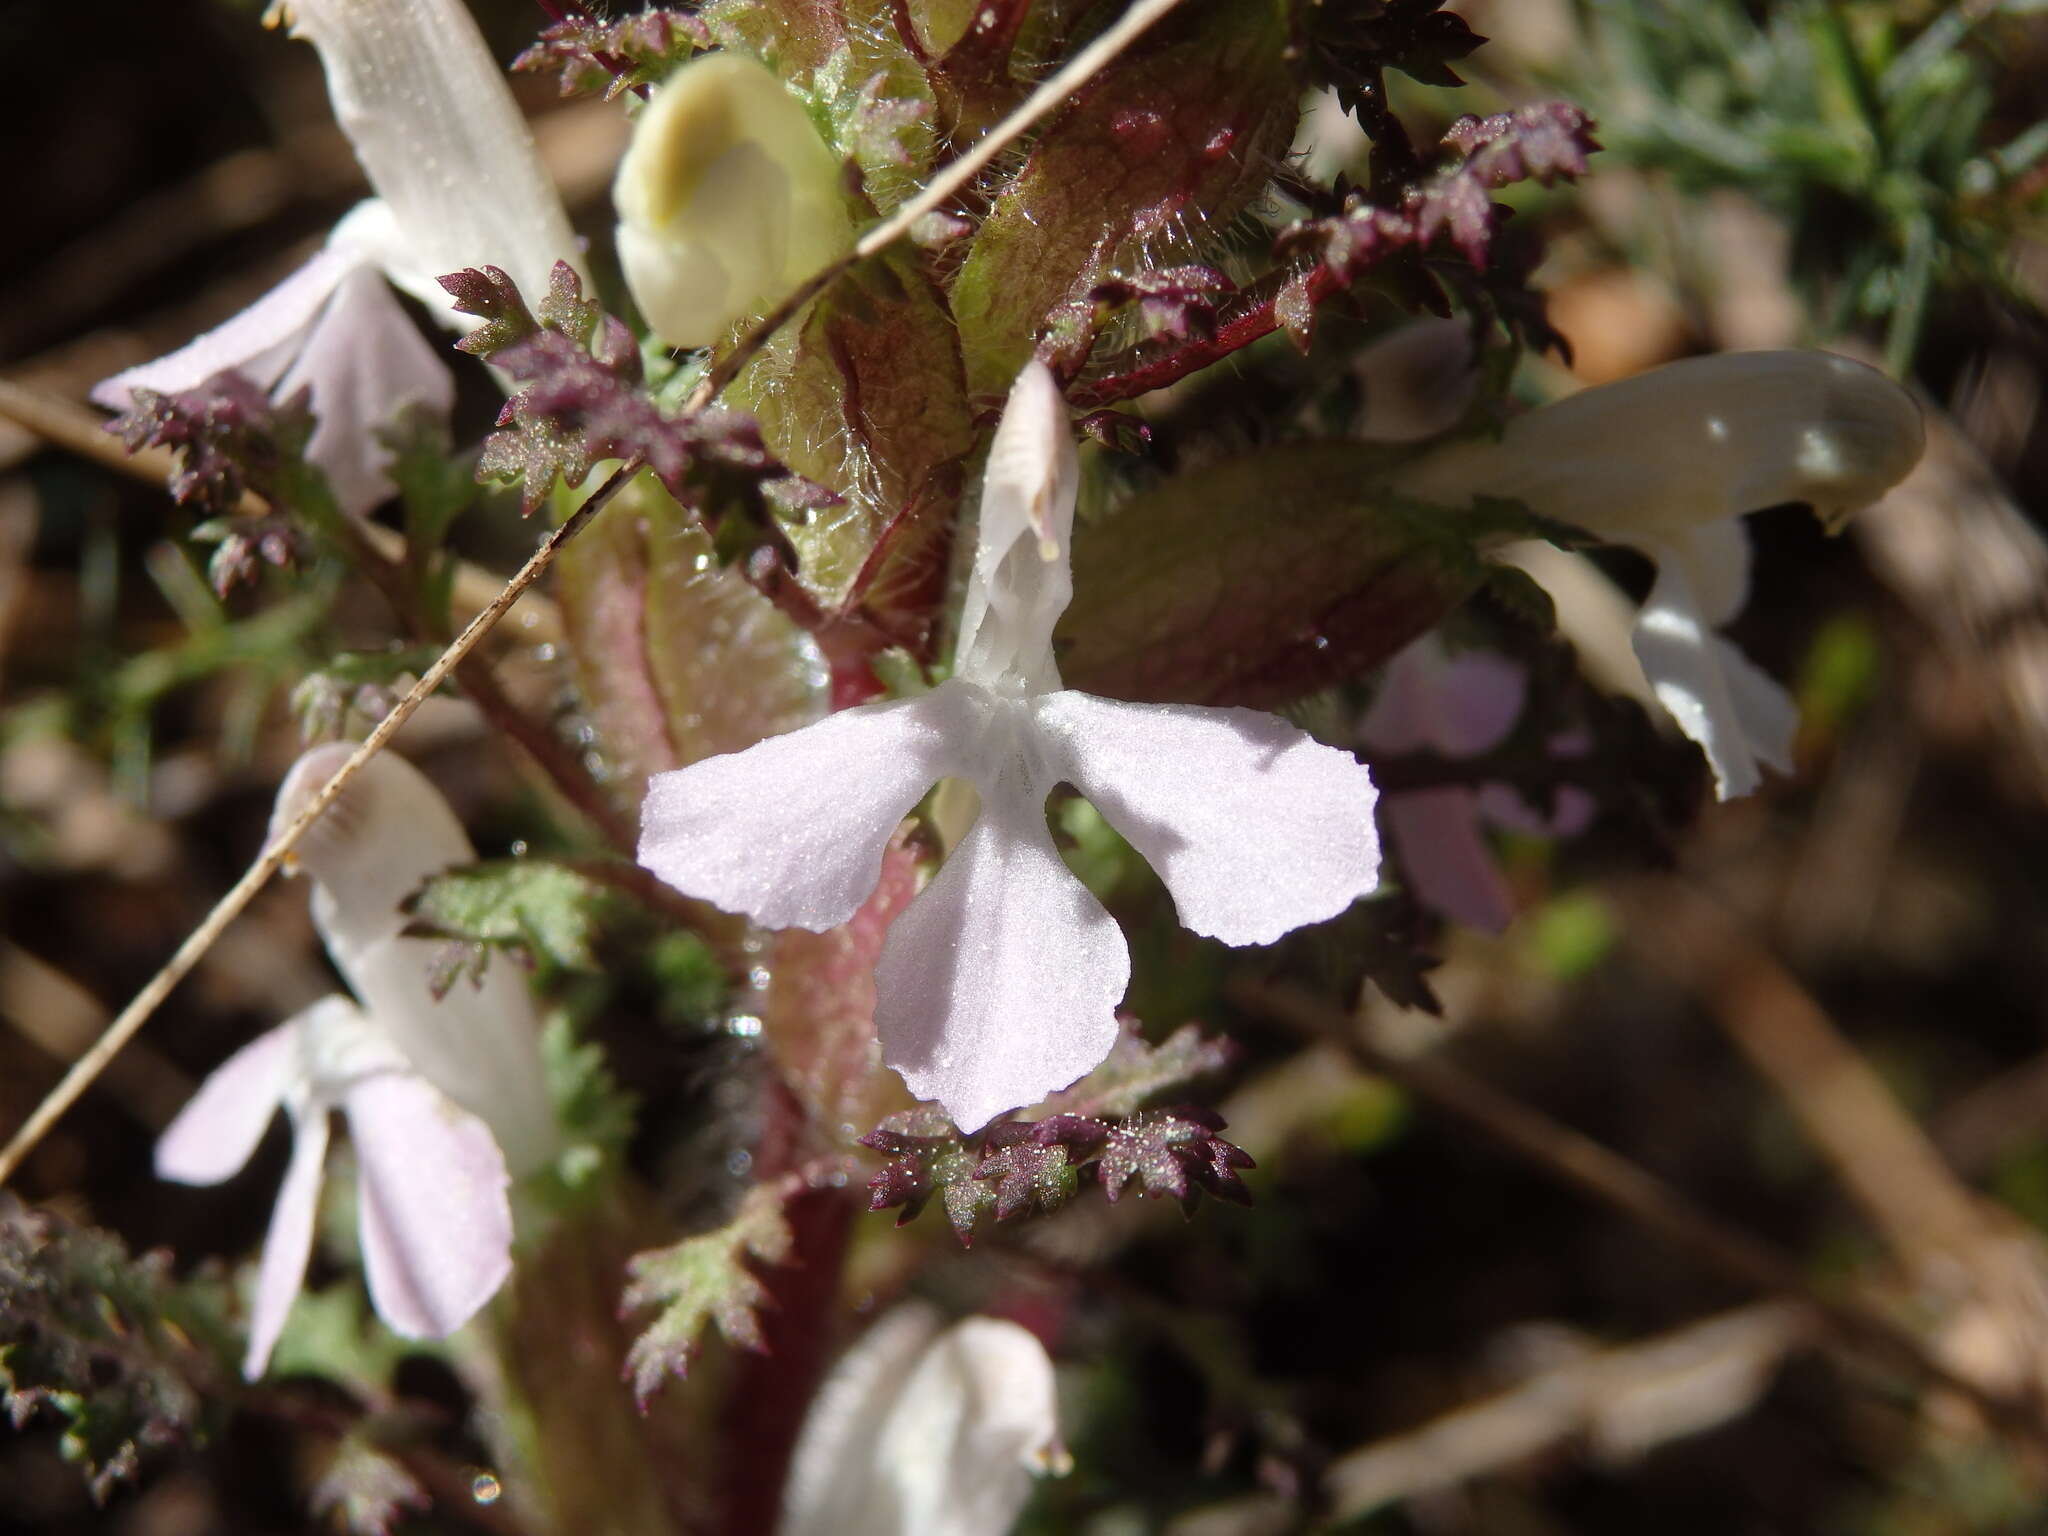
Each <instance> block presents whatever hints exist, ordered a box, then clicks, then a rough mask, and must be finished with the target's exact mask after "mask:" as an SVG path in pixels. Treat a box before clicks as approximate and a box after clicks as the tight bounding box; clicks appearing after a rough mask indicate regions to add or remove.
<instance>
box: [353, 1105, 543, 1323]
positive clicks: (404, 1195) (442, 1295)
mask: <svg viewBox="0 0 2048 1536" xmlns="http://www.w3.org/2000/svg"><path fill="white" fill-rule="evenodd" d="M342 1102H343V1107H344V1108H345V1109H346V1110H347V1112H348V1123H349V1132H350V1135H351V1136H352V1138H353V1139H354V1141H355V1148H356V1164H357V1167H358V1168H359V1169H360V1181H359V1184H358V1187H357V1201H358V1204H359V1207H360V1211H361V1219H362V1238H363V1265H364V1269H365V1271H366V1273H367V1277H368V1280H369V1284H370V1300H371V1301H372V1302H373V1303H375V1305H376V1308H377V1315H378V1316H379V1317H381V1318H383V1319H384V1321H385V1322H386V1323H388V1324H389V1325H390V1326H391V1330H392V1332H394V1333H398V1334H401V1335H403V1336H404V1337H406V1338H409V1339H416V1338H445V1337H446V1336H447V1335H448V1334H451V1333H453V1332H454V1331H455V1330H456V1329H457V1328H460V1327H461V1326H462V1325H463V1324H464V1323H466V1322H468V1321H469V1319H470V1318H471V1317H473V1316H474V1315H475V1314H476V1311H477V1309H478V1308H479V1307H481V1306H482V1305H483V1304H484V1303H485V1302H487V1301H489V1300H490V1299H491V1297H492V1296H493V1295H494V1294H496V1292H497V1289H498V1287H499V1286H501V1285H503V1284H504V1283H505V1277H506V1276H507V1275H509V1274H510V1273H511V1272H512V1207H511V1204H510V1202H509V1201H508V1200H507V1198H506V1189H507V1188H508V1186H509V1185H510V1183H511V1179H510V1176H509V1175H508V1174H507V1173H506V1172H505V1159H504V1158H503V1157H502V1156H501V1155H500V1154H499V1152H498V1144H497V1143H496V1142H495V1141H493V1140H492V1139H491V1133H490V1130H489V1129H488V1128H487V1127H486V1126H485V1125H484V1123H483V1121H481V1120H479V1119H477V1117H476V1116H474V1115H472V1114H470V1113H469V1112H468V1111H467V1110H463V1109H458V1108H457V1107H456V1106H455V1105H454V1104H453V1103H452V1102H450V1101H449V1100H448V1099H447V1098H446V1097H444V1096H443V1095H442V1094H441V1093H440V1092H439V1091H438V1090H436V1089H435V1088H433V1087H432V1086H431V1085H430V1084H428V1083H427V1082H426V1081H425V1080H424V1079H422V1078H418V1077H414V1076H412V1075H411V1074H410V1073H399V1072H390V1073H380V1074H378V1075H376V1076H372V1077H368V1078H365V1079H363V1080H362V1081H361V1082H359V1083H357V1084H355V1085H354V1086H353V1087H351V1088H350V1089H349V1090H348V1092H347V1093H346V1095H345V1096H344V1098H343V1101H342Z"/></svg>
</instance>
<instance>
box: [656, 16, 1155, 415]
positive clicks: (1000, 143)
mask: <svg viewBox="0 0 2048 1536" xmlns="http://www.w3.org/2000/svg"><path fill="white" fill-rule="evenodd" d="M1178 4H1180V0H1138V3H1137V4H1135V5H1133V6H1132V7H1131V8H1130V9H1129V10H1128V11H1126V12H1124V14H1123V15H1122V16H1121V17H1120V18H1118V20H1117V22H1116V24H1115V25H1114V26H1111V27H1110V28H1108V29H1107V30H1106V31H1104V32H1103V33H1102V34H1101V36H1099V37H1097V38H1096V39H1095V41H1094V42H1092V43H1090V44H1089V45H1088V46H1087V47H1086V48H1083V49H1082V50H1081V51H1080V52H1079V53H1077V54H1075V55H1074V56H1073V58H1071V59H1069V60H1068V61H1067V62H1066V63H1065V64H1064V65H1062V66H1061V67H1060V69H1059V71H1058V72H1057V73H1056V74H1054V75H1052V76H1051V77H1050V78H1049V79H1047V80H1046V81H1045V83H1044V84H1042V85H1041V86H1039V87H1038V89H1037V90H1035V91H1033V92H1032V93H1031V94H1030V95H1029V96H1027V97H1025V98H1024V100H1023V101H1022V102H1021V103H1020V104H1019V105H1018V107H1017V109H1016V111H1014V112H1012V113H1011V114H1010V115H1009V116H1008V117H1006V118H1004V119H1003V120H1002V122H1000V123H998V124H997V125H996V126H995V127H994V128H992V129H990V130H989V132H988V133H986V134H984V135H983V136H982V137H981V138H980V139H978V140H977V141H976V142H975V145H974V147H973V148H972V149H970V150H968V151H967V153H965V154H964V155H962V156H961V157H960V158H959V159H957V160H955V161H954V162H953V163H952V164H951V165H949V166H947V167H946V168H945V169H944V170H943V171H941V172H939V174H938V175H936V176H934V177H933V178H932V179H931V181H930V182H929V183H928V184H927V185H926V186H925V188H924V190H923V191H921V192H919V193H918V194H917V196H915V197H913V198H910V199H908V200H907V201H906V202H905V203H904V204H903V205H902V206H901V207H900V208H898V209H897V210H896V211H895V212H894V213H892V214H890V215H889V217H888V218H886V219H884V220H882V221H881V223H879V224H876V225H874V226H873V227H872V228H870V229H869V230H868V231H867V233H865V234H863V235H862V236H861V237H860V238H859V239H858V240H856V241H855V242H854V243H853V248H852V249H851V250H850V251H848V252H847V253H846V254H845V255H844V256H841V257H839V258H838V259H837V260H836V261H834V262H832V263H831V264H830V265H828V266H826V267H824V268H822V269H821V270H819V271H818V272H817V273H815V274H814V275H812V276H811V277H810V278H808V279H806V280H805V281H804V282H802V283H800V284H799V285H798V286H797V287H796V288H795V289H794V290H792V291H791V292H790V294H789V295H788V296H787V297H786V298H784V299H783V301H782V302H781V303H780V304H777V305H776V306H775V307H774V308H773V309H771V310H770V311H768V313H767V314H766V315H765V316H764V317H763V318H762V319H761V320H759V321H758V322H756V324H755V325H754V326H753V328H752V329H751V330H749V331H748V332H747V333H746V334H745V335H744V336H742V337H741V338H740V339H739V341H738V342H737V343H736V344H735V345H734V347H733V349H732V350H731V351H730V352H728V353H727V354H726V355H725V356H724V357H721V358H719V359H718V360H717V361H716V362H715V363H713V364H712V366H711V368H710V369H709V370H707V371H706V373H705V375H704V377H703V379H702V380H701V381H699V383H698V385H697V387H696V389H695V390H693V391H691V394H690V398H689V402H688V405H687V406H686V409H688V410H693V411H695V410H701V409H703V408H704V407H705V406H706V405H708V404H710V403H711V401H712V400H713V399H714V398H715V397H716V396H717V395H718V393H719V391H721V390H723V389H724V388H725V386H726V385H728V384H730V383H731V382H732V381H733V380H734V379H735V378H736V377H738V375H739V371H740V370H741V369H742V368H744V367H745V366H746V365H747V364H748V362H750V361H751V360H752V359H753V357H754V354H755V353H757V352H759V351H760V350H761V348H762V347H764V346H766V345H767V344H768V339H769V338H770V337H771V336H773V335H774V334H775V333H776V332H777V331H779V330H781V329H782V327H783V326H785V325H787V324H788V323H789V322H790V320H792V319H793V318H794V317H795V316H796V315H797V314H798V313H799V312H800V311H802V309H803V308H804V306H805V305H807V304H809V303H810V302H811V300H813V299H815V298H816V297H817V296H818V295H819V294H821V293H823V292H824V291H825V290H826V289H827V288H829V287H830V286H831V285H832V284H833V283H834V282H835V281H836V280H837V279H838V278H839V276H840V274H841V273H843V272H845V271H847V270H848V269H849V268H851V267H853V266H856V265H857V264H859V263H860V262H863V261H866V260H867V259H868V258H869V257H871V256H876V255H879V254H880V253H881V252H883V251H884V250H887V249H888V248H889V247H890V246H892V245H894V244H895V243H896V242H897V241H898V240H900V239H902V238H903V237H904V236H905V235H907V234H909V233H910V230H911V227H912V226H913V225H915V224H916V223H917V221H918V220H919V219H922V218H923V217H924V216H925V215H926V214H928V213H932V212H934V211H936V210H937V209H938V207H939V206H940V205H941V204H943V203H945V202H946V201H948V200H949V199H951V198H952V197H954V196H956V195H958V194H959V193H960V192H962V191H964V190H965V189H966V187H967V184H968V183H969V182H971V181H972V180H974V178H975V177H976V176H978V175H980V174H981V172H982V170H983V168H984V167H986V166H987V165H988V163H989V162H990V161H991V160H993V159H995V157H996V156H997V155H999V154H1001V153H1002V152H1003V151H1004V150H1005V149H1007V148H1008V147H1009V146H1010V145H1011V144H1013V143H1015V142H1016V141H1017V139H1018V138H1019V137H1020V136H1021V135H1023V134H1024V133H1026V132H1028V131H1029V130H1030V129H1031V127H1032V126H1033V125H1034V124H1036V123H1037V122H1038V120H1039V119H1040V118H1042V117H1044V116H1045V115H1046V114H1047V113H1048V112H1050V111H1052V109H1053V108H1054V107H1056V106H1058V105H1059V104H1060V103H1061V102H1063V101H1065V100H1066V99H1067V98H1068V97H1069V96H1071V95H1073V94H1074V92H1075V91H1077V90H1079V89H1080V88H1081V87H1082V86H1083V85H1085V84H1087V83H1088V81H1090V80H1092V79H1093V78H1094V77H1095V75H1096V73H1097V72H1098V71H1100V70H1101V69H1102V68H1103V66H1104V65H1106V64H1108V63H1109V61H1110V60H1111V59H1114V58H1115V57H1116V56H1117V55H1118V54H1120V53H1122V52H1123V51H1124V49H1126V48H1128V47H1129V46H1130V45H1131V44H1132V43H1134V42H1136V41H1137V39H1138V37H1139V36H1140V35H1141V34H1142V33H1144V32H1145V31H1146V30H1147V29H1148V28H1150V27H1151V26H1152V24H1153V23H1154V22H1156V21H1158V20H1159V19H1160V18H1161V17H1163V16H1165V15H1166V13H1167V12H1168V11H1171V10H1172V9H1173V8H1174V7H1175V6H1177V5H1178Z"/></svg>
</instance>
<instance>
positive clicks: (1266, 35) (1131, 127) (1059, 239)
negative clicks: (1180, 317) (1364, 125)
mask: <svg viewBox="0 0 2048 1536" xmlns="http://www.w3.org/2000/svg"><path fill="white" fill-rule="evenodd" d="M1286 41H1287V39H1286V28H1285V26H1284V24H1283V22H1282V20H1281V18H1280V16H1279V14H1278V10H1277V8H1276V6H1274V5H1273V4H1272V3H1270V0H1190V3H1188V4H1186V5H1183V6H1182V7H1181V8H1180V10H1179V11H1178V12H1176V13H1175V14H1174V15H1173V16H1172V17H1170V18H1168V19H1167V20H1166V21H1164V22H1161V23H1160V24H1159V25H1158V26H1157V27H1155V28H1154V29H1153V30H1152V32H1151V33H1149V34H1148V35H1147V36H1146V37H1145V38H1144V39H1142V40H1141V41H1140V42H1139V43H1137V44H1136V45H1134V46H1133V47H1132V48H1131V49H1130V50H1129V51H1128V52H1126V53H1125V54H1124V55H1123V56H1122V57H1121V58H1119V59H1118V60H1117V61H1116V62H1115V63H1113V64H1111V65H1110V66H1109V67H1108V68H1107V69H1105V70H1104V71H1103V72H1102V73H1101V74H1099V75H1098V76H1097V77H1096V78H1095V80H1094V81H1093V82H1092V83H1091V84H1090V85H1089V87H1088V88H1087V90H1086V91H1085V92H1084V93H1083V94H1082V95H1081V96H1080V97H1078V98H1077V100H1076V103H1075V104H1074V105H1073V106H1071V107H1069V108H1068V109H1067V110H1066V111H1065V112H1064V113H1062V114H1061V115H1060V116H1059V117H1057V118H1056V119H1054V121H1053V122H1052V124H1051V126H1050V127H1048V128H1047V129H1046V131H1045V133H1044V135H1043V137H1041V138H1040V139H1039V140H1038V142H1037V144H1036V145H1035V146H1034V147H1033V148H1032V151H1031V154H1030V156H1029V158H1028V159H1027V160H1026V161H1025V162H1024V165H1023V167H1022V168H1021V169H1020V170H1019V171H1018V172H1017V173H1016V175H1015V176H1014V177H1013V178H1012V179H1011V180H1010V182H1009V183H1008V185H1006V186H1004V187H1003V188H1002V190H1001V192H1000V193H999V194H998V195H997V197H996V199H995V203H994V206H993V207H992V208H991V209H990V211H989V215H988V217H987V219H986V220H984V221H983V224H982V227H981V230H980V232H979V233H978V234H977V235H976V236H975V240H974V244H973V248H972V249H971V250H970V252H969V253H968V257H967V260H966V263H965V265H964V266H963V267H962V268H961V271H960V275H959V277H958V279H957V280H956V282H955V284H954V287H953V310H954V313H955V314H956V315H957V316H958V317H959V321H960V330H961V335H962V338H963V346H964V348H965V351H966V355H967V360H968V385H969V388H970V389H971V390H972V392H973V393H974V394H975V395H976V396H977V397H981V396H989V397H995V396H1000V395H1002V394H1003V393H1004V392H1005V391H1006V390H1008V388H1009V386H1010V381H1011V380H1012V379H1013V378H1014V377H1015V376H1016V374H1017V370H1018V369H1019V368H1021V367H1022V366H1023V365H1024V362H1025V360H1026V359H1027V358H1028V357H1029V356H1030V355H1031V351H1032V348H1033V346H1034V345H1035V343H1036V342H1037V339H1038V337H1039V334H1040V332H1041V331H1042V330H1043V329H1044V327H1045V325H1046V321H1047V317H1048V316H1049V315H1051V314H1052V313H1053V311H1054V310H1056V309H1058V308H1060V307H1061V306H1063V305H1066V304H1070V303H1075V302H1078V301H1081V300H1082V299H1083V298H1084V297H1085V295H1086V294H1087V293H1088V291H1089V290H1090V289H1091V288H1093V287H1095V286H1096V285H1097V284H1098V283H1101V282H1103V281H1105V280H1107V279H1108V278H1110V277H1111V276H1112V275H1114V273H1115V271H1116V269H1117V267H1118V265H1119V264H1120V263H1128V264H1131V265H1133V266H1151V265H1161V264H1168V265H1170V264H1175V263H1178V262H1179V261H1183V260H1185V259H1186V258H1187V257H1188V255H1190V254H1199V252H1192V253H1191V252H1190V251H1189V250H1188V248H1187V247H1188V245H1189V237H1190V236H1193V237H1194V238H1195V239H1196V240H1199V239H1200V238H1201V237H1203V236H1204V235H1205V234H1208V233H1212V232H1214V231H1216V230H1220V229H1221V228H1222V227H1223V226H1225V225H1227V224H1228V223H1229V221H1230V220H1231V219H1233V218H1234V217H1236V215H1237V214H1238V212H1239V211H1240V210H1241V209H1243V207H1244V206H1245V205H1246V203H1247V202H1249V201H1250V199H1251V198H1252V196H1253V195H1254V194H1255V193H1256V192H1257V191H1258V190H1259V188H1260V187H1261V186H1263V185H1264V184H1265V181H1266V178H1267V177H1268V175H1270V173H1271V171H1272V168H1273V166H1274V164H1275V163H1276V162H1277V160H1278V158H1279V156H1281V155H1282V154H1284V153H1285V152H1286V149H1287V145H1288V141H1289V139H1290V137H1291V136H1292V134H1293V131H1294V124H1295V118H1296V115H1297V104H1296V91H1295V85H1294V82H1293V79H1292V77H1291V76H1290V74H1289V72H1288V69H1287V66H1286V60H1285V51H1286ZM1162 256H1163V257H1164V258H1165V259H1164V260H1163V261H1162V260H1161V258H1162Z"/></svg>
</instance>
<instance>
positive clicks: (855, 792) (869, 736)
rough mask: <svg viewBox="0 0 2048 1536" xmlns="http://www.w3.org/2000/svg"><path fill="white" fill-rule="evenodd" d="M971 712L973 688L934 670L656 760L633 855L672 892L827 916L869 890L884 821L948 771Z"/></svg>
mask: <svg viewBox="0 0 2048 1536" xmlns="http://www.w3.org/2000/svg"><path fill="white" fill-rule="evenodd" d="M985 712H986V702H985V696H983V695H981V694H980V693H979V691H978V690H975V689H973V688H971V687H969V686H968V685H967V684H964V683H948V684H945V685H944V686H942V687H940V688H938V689H935V690H934V691H933V692H931V693H928V694H925V695H923V696H922V697H920V698H915V699H900V700H896V701H893V702H890V703H884V704H863V705H861V706H860V707H859V708H857V709H848V710H842V711H841V712H840V713H838V714H836V715H828V716H827V717H826V718H825V719H823V720H820V721H818V722H817V723H816V724H815V725H809V726H805V727H804V728H803V729H802V730H797V731H791V732H789V733H788V734H787V735H783V736H774V737H770V738H769V739H768V740H767V741H764V742H761V743H760V744H758V745H757V746H752V747H749V748H747V750H746V751H744V752H732V753H727V754H726V755H724V756H722V757H712V758H706V759H705V760H704V761H703V762H701V763H692V764H691V765H690V766H689V767H687V768H678V769H675V770H674V771H673V772H669V773H660V774H656V775H655V776H654V778H653V779H652V780H651V781H650V782H649V784H648V786H647V800H646V803H645V804H644V805H643V806H642V807H641V812H640V855H639V856H640V862H641V863H642V864H644V865H646V866H647V867H648V868H649V869H651V870H653V871H654V873H655V874H657V875H659V876H660V877H661V878H662V879H664V880H666V881H667V882H668V883H669V884H670V885H672V886H674V887H675V888H676V889H677V890H679V891H681V892H682V893H683V894H684V895H686V896H696V897H700V898H702V899H703V900H706V901H710V902H715V903H716V904H717V905H718V906H720V907H723V908H724V909H725V910H726V911H728V912H744V913H746V914H747V915H748V916H749V917H751V918H753V919H754V921H755V922H757V923H763V924H766V925H767V926H768V927H770V928H808V929H811V930H812V931H813V932H816V933H822V932H824V931H825V930H826V929H828V928H836V927H838V926H839V925H840V924H841V923H843V922H845V921H846V920H847V919H848V918H850V917H852V916H853V914H854V913H855V912H856V911H858V910H859V909H860V905H861V903H862V902H864V901H866V900H867V898H868V893H869V892H870V891H872V890H874V888H875V883H876V881H878V880H879V879H880V878H881V872H882V851H883V849H884V848H886V847H887V846H888V842H889V838H890V835H891V834H892V833H894V832H895V830H896V825H897V823H898V822H900V821H901V820H902V819H903V818H904V816H906V815H907V814H909V812H910V809H911V807H913V806H915V805H916V804H917V802H918V801H919V800H921V799H923V798H924V793H925V791H926V790H928V789H929V788H931V786H932V785H933V783H935V782H936V781H937V780H939V779H941V778H943V777H945V776H946V775H947V774H948V773H951V772H954V771H956V768H957V763H956V757H957V755H958V753H959V750H960V747H959V744H960V743H963V742H967V741H969V740H971V739H972V738H973V736H974V735H975V719H976V717H977V716H979V715H981V714H984V713H985Z"/></svg>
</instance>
